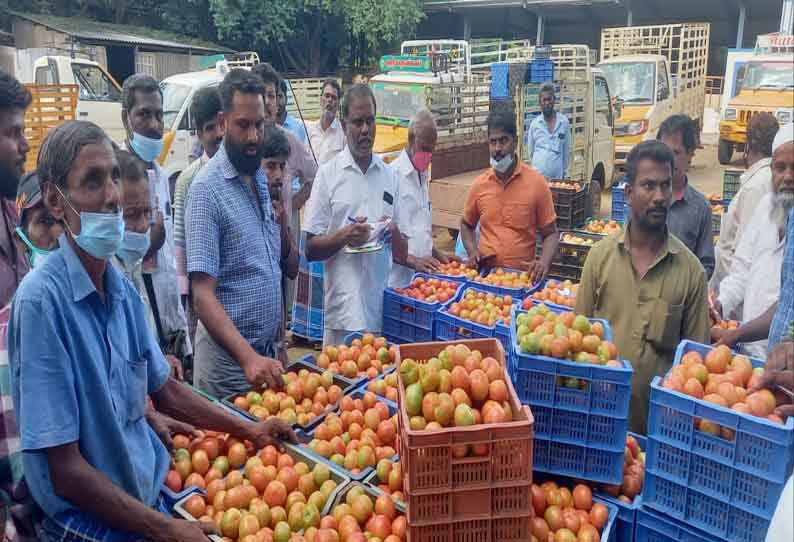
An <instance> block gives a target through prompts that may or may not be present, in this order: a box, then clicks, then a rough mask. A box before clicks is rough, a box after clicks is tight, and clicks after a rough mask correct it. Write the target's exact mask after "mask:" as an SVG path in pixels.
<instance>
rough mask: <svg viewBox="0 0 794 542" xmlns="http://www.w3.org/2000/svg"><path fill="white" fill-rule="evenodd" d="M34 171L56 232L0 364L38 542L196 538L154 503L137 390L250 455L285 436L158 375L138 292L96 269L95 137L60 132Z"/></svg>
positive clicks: (109, 244) (112, 200) (22, 292)
mask: <svg viewBox="0 0 794 542" xmlns="http://www.w3.org/2000/svg"><path fill="white" fill-rule="evenodd" d="M38 167H39V177H40V179H41V182H42V186H43V187H44V198H45V202H46V205H47V208H48V209H49V211H50V213H51V214H52V215H53V216H54V217H55V218H56V219H58V220H60V221H62V222H63V224H64V229H65V231H66V233H65V234H64V235H62V236H61V238H60V240H59V244H60V248H59V249H58V250H57V251H56V252H54V253H53V254H52V256H50V257H49V258H48V259H47V261H46V262H45V263H44V265H43V266H42V267H41V268H39V269H38V270H37V271H36V272H35V273H31V274H30V275H28V277H27V278H26V279H25V280H24V281H23V283H22V285H21V286H20V288H19V290H18V291H17V294H16V296H15V298H14V302H13V304H12V309H11V320H10V322H9V326H8V328H9V332H8V343H9V345H8V355H9V360H10V365H11V385H12V395H13V398H14V409H15V411H16V413H17V419H18V421H19V428H20V437H21V444H22V451H23V464H24V469H25V474H26V479H27V481H28V484H29V486H30V490H31V493H32V495H33V497H34V499H35V500H36V502H37V503H38V504H39V506H40V507H41V509H42V510H43V511H44V513H45V515H46V518H45V519H44V522H43V525H42V530H43V532H42V537H41V539H42V540H43V541H44V542H51V541H55V540H67V539H68V540H72V541H75V542H91V541H96V540H139V539H145V540H151V541H163V542H166V541H168V542H173V541H184V542H188V541H197V540H205V539H206V534H208V533H211V532H212V531H213V527H212V526H211V525H209V524H205V523H201V522H187V521H182V520H176V519H173V518H172V517H171V516H170V513H169V512H170V511H169V510H168V509H167V508H166V507H165V505H164V503H163V501H162V498H161V497H160V490H161V488H162V485H163V483H164V481H165V477H166V474H167V472H168V466H169V463H170V460H171V459H170V456H169V454H168V451H167V450H166V449H165V447H164V446H163V444H162V443H161V442H160V440H159V439H158V438H157V436H156V435H155V433H154V431H153V430H152V428H151V427H150V426H149V424H148V423H147V421H146V416H145V414H146V411H147V393H148V394H149V395H150V396H151V398H152V401H153V403H154V405H155V406H156V408H157V409H158V410H159V411H161V412H163V413H165V414H168V415H170V416H174V417H175V418H180V419H182V420H183V421H185V422H188V423H191V424H193V425H195V426H198V427H204V428H207V429H211V430H216V431H225V432H226V431H228V432H230V433H231V434H233V435H236V436H237V437H238V438H240V439H246V440H250V441H251V442H253V443H254V445H255V446H257V447H261V446H264V445H266V444H269V443H272V442H274V439H279V438H288V439H290V440H293V439H294V434H293V433H292V431H291V430H290V429H289V427H288V426H286V425H285V424H283V423H281V422H279V421H277V420H275V419H273V420H268V421H267V422H263V423H258V424H254V423H250V422H246V421H245V420H242V419H240V418H237V417H235V416H232V415H230V414H228V413H227V412H225V411H223V410H222V409H219V408H217V407H215V406H213V405H212V404H211V403H209V402H207V401H206V400H205V399H203V398H201V397H200V396H198V395H197V394H195V393H193V392H191V391H190V390H189V388H187V387H185V386H183V385H181V384H178V383H177V382H176V381H175V380H173V379H170V378H169V377H168V373H169V366H168V363H167V362H166V361H165V359H164V358H163V355H162V354H161V353H160V348H159V346H158V345H157V342H156V340H155V338H154V336H153V334H152V331H151V330H150V328H149V326H148V325H147V323H146V315H145V312H144V306H143V303H142V302H141V300H140V297H139V296H138V295H137V293H136V292H135V290H134V289H133V287H132V285H131V284H130V283H129V282H128V281H127V280H126V279H124V278H123V276H122V275H121V273H120V272H119V271H118V270H117V269H115V268H114V267H113V266H112V265H108V260H109V258H111V257H112V256H113V255H114V254H115V253H116V252H117V251H118V250H119V249H120V248H121V247H122V239H123V235H124V220H123V218H122V213H121V206H120V202H119V191H118V187H117V185H116V181H117V178H118V164H117V162H116V158H115V156H114V152H113V147H112V144H111V142H110V140H109V139H108V137H107V136H106V135H105V133H104V132H103V131H102V130H101V129H100V128H99V127H98V126H96V125H94V124H92V123H88V122H82V121H71V122H67V123H64V124H62V125H60V126H58V127H57V128H55V129H54V130H53V131H51V132H50V133H49V134H48V136H47V138H46V140H45V141H44V144H43V145H42V148H41V152H40V155H39V164H38ZM75 330H79V331H80V332H79V333H75ZM43 390H46V393H43V392H42V391H43Z"/></svg>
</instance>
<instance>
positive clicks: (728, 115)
mask: <svg viewBox="0 0 794 542" xmlns="http://www.w3.org/2000/svg"><path fill="white" fill-rule="evenodd" d="M723 118H724V119H725V120H736V110H735V109H733V108H732V107H729V108H728V109H726V110H725V115H724V116H723Z"/></svg>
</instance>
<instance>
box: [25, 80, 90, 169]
mask: <svg viewBox="0 0 794 542" xmlns="http://www.w3.org/2000/svg"><path fill="white" fill-rule="evenodd" d="M25 87H26V88H27V89H28V90H29V91H30V95H31V98H32V100H31V102H30V105H29V106H28V108H27V109H26V110H25V139H26V140H27V142H28V145H29V146H30V149H29V150H28V154H27V156H26V157H25V171H33V170H34V169H36V164H37V162H38V157H39V149H41V144H42V142H43V141H44V138H45V137H46V135H47V132H49V131H50V130H51V129H53V128H55V127H56V126H58V125H60V124H63V123H64V122H67V121H70V120H75V118H76V116H77V111H78V110H77V106H78V96H79V93H80V90H79V87H78V86H77V85H37V84H32V83H28V84H26V85H25Z"/></svg>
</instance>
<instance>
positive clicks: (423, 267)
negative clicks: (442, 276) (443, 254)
mask: <svg viewBox="0 0 794 542" xmlns="http://www.w3.org/2000/svg"><path fill="white" fill-rule="evenodd" d="M408 259H409V264H410V267H413V269H414V270H415V271H419V272H420V273H437V272H438V268H439V266H440V265H441V262H439V261H438V260H436V259H435V258H434V257H432V256H426V257H424V258H416V257H414V256H409V257H408Z"/></svg>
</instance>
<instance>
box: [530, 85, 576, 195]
mask: <svg viewBox="0 0 794 542" xmlns="http://www.w3.org/2000/svg"><path fill="white" fill-rule="evenodd" d="M538 101H539V102H540V110H541V112H542V115H538V116H536V117H535V118H534V119H532V122H531V123H530V124H529V131H528V133H527V150H528V151H529V162H530V163H531V164H532V167H533V168H534V169H535V170H537V171H539V172H540V174H541V175H543V176H544V177H545V178H546V180H552V179H564V178H565V176H566V174H567V172H568V159H569V158H570V154H571V125H570V123H569V122H568V118H567V117H566V116H565V115H563V114H562V113H559V112H557V111H555V110H554V101H555V98H554V84H553V83H550V82H549V83H544V84H543V85H542V86H541V87H540V92H538Z"/></svg>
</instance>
